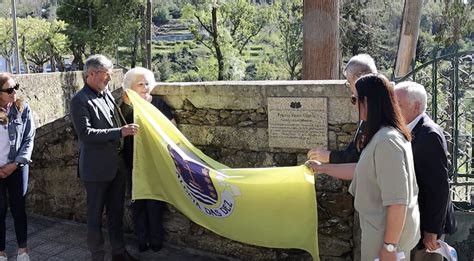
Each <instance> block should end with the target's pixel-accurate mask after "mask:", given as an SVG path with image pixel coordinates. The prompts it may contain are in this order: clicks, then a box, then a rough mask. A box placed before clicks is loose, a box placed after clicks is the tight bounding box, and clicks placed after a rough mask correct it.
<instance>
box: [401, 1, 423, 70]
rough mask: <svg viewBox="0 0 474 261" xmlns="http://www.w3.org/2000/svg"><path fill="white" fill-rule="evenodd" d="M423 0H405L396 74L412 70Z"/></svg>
mask: <svg viewBox="0 0 474 261" xmlns="http://www.w3.org/2000/svg"><path fill="white" fill-rule="evenodd" d="M422 4H423V0H405V7H404V8H403V22H402V28H401V30H400V41H399V42H398V52H397V61H396V63H395V76H396V77H401V76H405V75H406V74H407V73H409V72H410V71H411V69H412V68H411V62H412V60H414V59H415V54H416V43H417V42H418V35H419V31H420V21H421V7H422Z"/></svg>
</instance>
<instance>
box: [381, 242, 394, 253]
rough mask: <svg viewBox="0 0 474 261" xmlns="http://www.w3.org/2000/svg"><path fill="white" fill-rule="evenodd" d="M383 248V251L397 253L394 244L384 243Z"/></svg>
mask: <svg viewBox="0 0 474 261" xmlns="http://www.w3.org/2000/svg"><path fill="white" fill-rule="evenodd" d="M383 247H384V248H385V250H387V252H390V253H393V252H395V251H397V245H395V244H389V243H385V242H384V243H383Z"/></svg>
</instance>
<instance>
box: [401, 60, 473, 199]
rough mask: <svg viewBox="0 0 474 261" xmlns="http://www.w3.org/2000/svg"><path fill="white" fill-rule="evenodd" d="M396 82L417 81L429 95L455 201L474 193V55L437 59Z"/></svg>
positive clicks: (428, 109) (430, 110) (429, 109)
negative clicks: (442, 136) (445, 148)
mask: <svg viewBox="0 0 474 261" xmlns="http://www.w3.org/2000/svg"><path fill="white" fill-rule="evenodd" d="M436 53H437V52H434V55H433V60H431V61H429V62H427V63H424V64H423V65H420V66H418V67H416V68H415V69H414V70H413V71H411V72H410V73H409V74H407V75H405V76H403V77H400V78H393V80H394V81H395V82H401V81H405V80H412V81H416V82H418V83H420V84H422V85H424V86H425V88H426V90H427V92H428V108H427V112H428V114H430V116H431V117H432V119H433V120H434V121H435V122H436V123H437V124H439V125H440V126H441V127H442V128H443V129H444V132H445V136H446V141H447V143H448V151H449V154H450V155H449V162H450V164H449V176H450V178H451V185H452V189H453V190H454V192H455V193H454V194H455V195H454V200H458V201H469V200H470V193H471V192H472V191H473V190H474V150H473V143H474V74H473V63H474V51H466V52H457V53H453V54H448V55H442V56H437V55H436Z"/></svg>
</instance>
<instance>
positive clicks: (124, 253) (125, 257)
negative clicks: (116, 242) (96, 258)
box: [112, 251, 139, 261]
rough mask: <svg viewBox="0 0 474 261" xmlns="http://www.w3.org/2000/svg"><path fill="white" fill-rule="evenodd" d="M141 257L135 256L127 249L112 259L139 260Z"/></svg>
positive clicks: (114, 260) (113, 260) (115, 260)
mask: <svg viewBox="0 0 474 261" xmlns="http://www.w3.org/2000/svg"><path fill="white" fill-rule="evenodd" d="M138 260H139V259H136V258H134V257H133V256H132V255H130V254H129V253H128V252H127V251H125V252H123V253H122V254H118V255H115V256H113V257H112V261H138Z"/></svg>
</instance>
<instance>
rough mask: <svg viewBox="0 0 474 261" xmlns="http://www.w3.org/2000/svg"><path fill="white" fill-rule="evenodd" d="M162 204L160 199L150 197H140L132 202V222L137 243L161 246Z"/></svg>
mask: <svg viewBox="0 0 474 261" xmlns="http://www.w3.org/2000/svg"><path fill="white" fill-rule="evenodd" d="M164 204H165V203H164V202H162V201H158V200H152V199H140V200H135V201H134V202H133V203H132V214H133V222H134V223H135V233H136V234H137V238H138V243H139V244H141V245H146V244H150V245H151V246H161V244H162V242H163V208H164Z"/></svg>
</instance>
